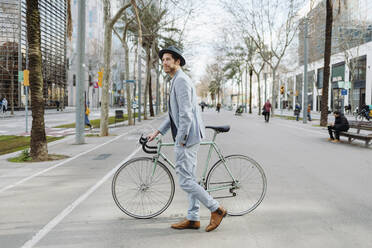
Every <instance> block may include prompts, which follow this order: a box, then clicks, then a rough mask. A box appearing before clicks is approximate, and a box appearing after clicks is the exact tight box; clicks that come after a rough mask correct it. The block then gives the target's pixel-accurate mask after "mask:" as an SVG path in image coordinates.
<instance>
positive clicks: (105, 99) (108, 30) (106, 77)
mask: <svg viewBox="0 0 372 248" xmlns="http://www.w3.org/2000/svg"><path fill="white" fill-rule="evenodd" d="M105 2H106V1H104V3H105ZM104 20H105V32H104V47H103V59H104V67H103V68H104V69H103V85H102V96H101V122H100V136H108V135H109V132H108V117H109V88H110V81H111V80H110V79H111V66H110V62H111V45H112V26H111V25H110V3H105V4H104Z"/></svg>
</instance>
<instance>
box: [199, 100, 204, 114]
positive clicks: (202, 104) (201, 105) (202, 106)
mask: <svg viewBox="0 0 372 248" xmlns="http://www.w3.org/2000/svg"><path fill="white" fill-rule="evenodd" d="M200 107H201V109H202V112H204V108H205V103H204V102H202V103H201V104H200Z"/></svg>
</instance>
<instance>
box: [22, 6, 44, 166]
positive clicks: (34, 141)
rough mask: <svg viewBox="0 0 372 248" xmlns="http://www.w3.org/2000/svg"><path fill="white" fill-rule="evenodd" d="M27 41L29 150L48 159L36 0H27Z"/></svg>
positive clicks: (38, 156) (38, 17) (37, 157)
mask: <svg viewBox="0 0 372 248" xmlns="http://www.w3.org/2000/svg"><path fill="white" fill-rule="evenodd" d="M26 4H27V14H26V20H27V41H28V47H29V49H28V58H29V71H30V76H29V77H30V89H31V105H32V128H31V144H30V147H31V151H30V155H31V157H32V159H33V160H40V161H45V160H47V159H48V147H47V140H46V135H45V123H44V102H43V77H42V73H41V49H40V12H39V1H38V0H27V1H26Z"/></svg>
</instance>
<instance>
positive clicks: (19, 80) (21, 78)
mask: <svg viewBox="0 0 372 248" xmlns="http://www.w3.org/2000/svg"><path fill="white" fill-rule="evenodd" d="M18 82H19V83H22V82H23V71H18Z"/></svg>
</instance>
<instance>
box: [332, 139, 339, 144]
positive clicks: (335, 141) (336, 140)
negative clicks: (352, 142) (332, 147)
mask: <svg viewBox="0 0 372 248" xmlns="http://www.w3.org/2000/svg"><path fill="white" fill-rule="evenodd" d="M331 142H332V143H340V142H341V141H340V140H338V139H335V140H332V141H331Z"/></svg>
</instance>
